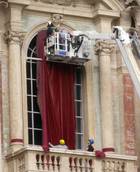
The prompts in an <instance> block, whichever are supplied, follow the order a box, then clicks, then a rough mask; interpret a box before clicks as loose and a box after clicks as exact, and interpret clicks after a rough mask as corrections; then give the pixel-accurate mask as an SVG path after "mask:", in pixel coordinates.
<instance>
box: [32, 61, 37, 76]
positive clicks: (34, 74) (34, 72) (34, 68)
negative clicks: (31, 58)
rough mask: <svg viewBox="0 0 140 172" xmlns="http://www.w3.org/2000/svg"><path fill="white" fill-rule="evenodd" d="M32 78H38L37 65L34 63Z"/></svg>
mask: <svg viewBox="0 0 140 172" xmlns="http://www.w3.org/2000/svg"><path fill="white" fill-rule="evenodd" d="M32 77H33V79H35V78H36V63H32Z"/></svg>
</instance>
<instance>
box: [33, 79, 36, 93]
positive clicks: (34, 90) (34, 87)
mask: <svg viewBox="0 0 140 172" xmlns="http://www.w3.org/2000/svg"><path fill="white" fill-rule="evenodd" d="M33 95H37V87H36V80H33Z"/></svg>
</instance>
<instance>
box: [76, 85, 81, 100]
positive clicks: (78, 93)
mask: <svg viewBox="0 0 140 172" xmlns="http://www.w3.org/2000/svg"><path fill="white" fill-rule="evenodd" d="M76 99H77V100H81V85H76Z"/></svg>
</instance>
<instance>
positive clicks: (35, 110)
mask: <svg viewBox="0 0 140 172" xmlns="http://www.w3.org/2000/svg"><path fill="white" fill-rule="evenodd" d="M33 103H34V112H39V107H38V101H37V97H34V98H33Z"/></svg>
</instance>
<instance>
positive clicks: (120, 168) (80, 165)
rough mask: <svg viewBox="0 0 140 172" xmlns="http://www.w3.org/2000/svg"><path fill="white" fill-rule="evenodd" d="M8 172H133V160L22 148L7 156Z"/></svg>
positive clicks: (59, 150)
mask: <svg viewBox="0 0 140 172" xmlns="http://www.w3.org/2000/svg"><path fill="white" fill-rule="evenodd" d="M7 162H8V172H13V171H14V172H136V157H135V156H126V155H118V154H115V153H107V154H106V157H105V158H97V157H96V156H95V153H94V152H93V153H92V152H87V151H80V150H79V151H78V150H73V151H72V150H63V149H51V150H50V151H49V152H48V153H44V152H43V151H42V148H41V147H26V148H23V149H21V150H19V151H17V152H15V153H12V154H9V155H7Z"/></svg>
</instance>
